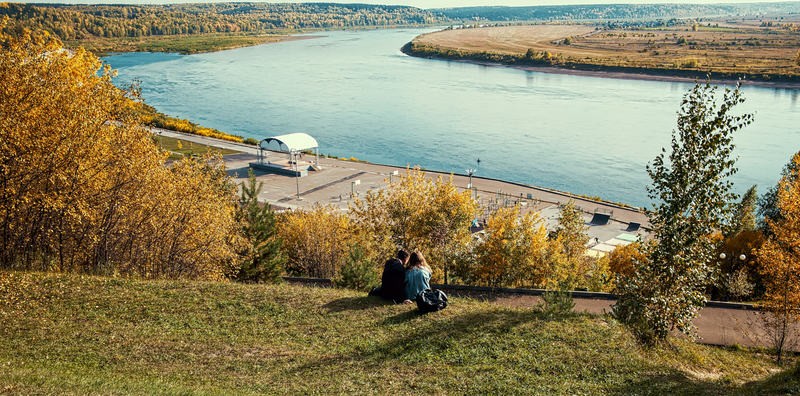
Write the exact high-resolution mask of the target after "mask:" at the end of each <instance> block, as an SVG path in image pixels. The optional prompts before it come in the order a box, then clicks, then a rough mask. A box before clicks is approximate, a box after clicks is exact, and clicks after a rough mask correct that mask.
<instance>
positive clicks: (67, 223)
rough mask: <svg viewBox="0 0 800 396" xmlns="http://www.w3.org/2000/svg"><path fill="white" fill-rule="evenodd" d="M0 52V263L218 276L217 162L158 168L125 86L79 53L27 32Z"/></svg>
mask: <svg viewBox="0 0 800 396" xmlns="http://www.w3.org/2000/svg"><path fill="white" fill-rule="evenodd" d="M0 31H3V27H2V26H0ZM0 49H1V50H0V266H2V267H6V268H33V269H42V270H59V271H79V272H90V273H114V272H119V273H123V274H136V275H139V276H145V277H167V276H169V277H193V278H207V279H219V278H221V277H222V276H224V275H226V274H227V273H229V271H230V268H229V267H228V266H229V264H230V263H231V262H232V261H233V258H234V251H235V250H234V247H235V245H236V243H237V240H238V238H237V234H236V227H235V222H234V219H233V208H234V205H235V195H234V194H233V192H234V190H233V188H231V186H230V185H228V183H226V182H225V178H226V176H224V171H222V169H221V165H220V164H219V163H218V162H217V163H215V162H214V161H212V160H211V159H209V160H208V161H205V162H201V163H194V162H180V163H177V164H175V165H174V166H173V167H172V168H167V167H165V166H164V160H165V158H166V155H165V154H164V153H162V152H160V151H159V149H158V148H157V147H156V145H155V144H154V143H153V141H152V139H151V137H150V134H149V133H148V132H147V131H146V130H145V129H144V128H142V127H141V126H140V124H139V120H138V118H137V117H136V113H137V112H136V111H135V110H136V108H137V107H138V104H137V103H136V102H135V101H133V100H131V98H130V96H131V95H132V94H135V93H132V92H126V91H123V90H120V89H118V88H116V87H114V85H113V84H112V83H111V78H112V75H113V73H112V71H111V70H110V69H109V68H108V67H107V66H102V64H101V62H100V60H99V59H98V58H97V57H96V56H94V55H92V54H91V53H88V52H86V51H84V50H82V49H77V50H66V49H64V48H63V47H62V45H61V43H60V42H59V41H58V40H57V39H54V38H52V37H50V36H49V35H47V34H46V33H33V32H28V31H23V32H17V34H15V37H12V36H9V35H7V34H0ZM98 71H99V72H98Z"/></svg>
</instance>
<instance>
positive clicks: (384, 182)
mask: <svg viewBox="0 0 800 396" xmlns="http://www.w3.org/2000/svg"><path fill="white" fill-rule="evenodd" d="M156 132H157V133H161V134H162V135H163V136H169V137H176V138H180V139H184V140H188V141H192V142H196V143H200V144H206V145H209V146H215V147H221V148H226V149H230V150H236V151H240V152H241V154H230V155H226V156H225V157H224V158H225V163H226V166H227V169H228V172H229V174H231V175H232V176H234V177H235V178H237V179H239V180H238V181H241V180H244V179H246V178H247V171H248V167H249V166H248V164H249V163H251V162H256V160H257V155H258V149H257V148H256V147H253V146H249V145H244V144H239V143H232V142H227V141H223V140H218V139H213V138H207V137H203V136H197V135H190V134H183V133H178V132H174V131H168V130H163V129H159V130H156ZM273 155H274V156H275V157H279V156H280V155H281V154H277V153H276V154H273ZM310 160H311V161H313V158H312V157H311V156H308V155H306V156H305V158H304V159H303V160H302V161H310ZM320 167H321V170H320V171H318V172H314V171H311V172H309V175H308V176H307V177H302V178H294V177H289V176H282V175H276V174H268V173H264V172H258V171H257V172H256V177H257V179H258V180H259V181H262V182H263V183H264V187H263V189H262V194H261V197H260V200H262V201H264V202H268V203H270V204H272V205H274V206H275V207H277V208H278V209H281V208H284V209H297V208H306V207H311V206H313V205H314V204H317V203H319V204H324V205H333V206H336V207H339V208H341V209H343V210H346V209H347V207H348V204H349V203H350V202H351V201H352V199H353V197H354V196H364V194H366V193H367V192H368V191H374V190H379V189H383V188H386V187H387V186H388V185H389V183H390V182H393V181H396V179H395V178H396V177H397V176H392V175H391V174H392V173H393V172H395V171H397V172H398V173H399V174H400V175H402V174H404V173H405V172H406V168H404V167H396V166H386V165H377V164H370V163H363V162H353V161H343V160H338V159H331V158H320ZM426 174H427V175H428V177H431V178H436V177H439V176H441V177H445V178H447V177H450V174H449V173H444V172H434V171H426ZM453 183H454V184H455V185H456V186H458V187H459V188H462V189H465V190H466V188H467V185H468V184H469V177H468V176H466V175H453ZM472 183H473V186H474V189H475V190H476V195H477V198H478V201H479V202H480V204H481V207H483V208H484V209H485V210H486V211H487V212H486V213H484V215H483V217H484V218H485V217H487V216H488V210H489V209H491V208H496V207H498V206H513V205H515V204H519V205H521V207H522V208H523V210H535V211H538V212H540V214H541V216H542V217H543V219H544V220H545V221H546V222H547V224H548V227H552V226H554V225H555V223H556V221H557V218H558V204H560V203H566V202H568V201H570V200H572V201H574V202H575V204H576V206H578V207H579V208H580V209H581V210H582V211H583V212H584V218H585V220H586V222H587V223H589V221H590V220H591V218H592V216H593V214H594V213H595V212H598V213H604V214H609V215H611V220H610V221H609V223H608V224H607V225H603V226H590V227H589V236H590V237H591V238H597V240H599V241H600V242H602V241H606V240H609V239H612V238H614V237H615V236H617V235H619V234H621V233H622V232H624V231H625V230H626V229H627V228H628V225H629V223H630V222H636V223H639V224H642V225H643V226H644V227H647V226H648V225H649V223H648V220H647V216H645V215H644V213H642V212H640V211H638V210H635V209H631V208H626V207H622V206H618V205H614V204H610V203H603V202H597V201H592V200H589V199H585V198H582V197H578V196H574V195H571V194H568V193H565V192H559V191H554V190H549V189H545V188H540V187H534V186H527V185H522V184H517V183H509V182H504V181H499V180H492V179H486V178H481V177H475V176H473V178H472ZM642 188H644V186H643V187H642ZM298 191H299V199H298V196H297V195H298ZM635 233H638V234H640V236H641V237H642V238H646V237H647V235H648V233H647V230H646V229H644V228H643V229H640V230H639V231H638V232H635Z"/></svg>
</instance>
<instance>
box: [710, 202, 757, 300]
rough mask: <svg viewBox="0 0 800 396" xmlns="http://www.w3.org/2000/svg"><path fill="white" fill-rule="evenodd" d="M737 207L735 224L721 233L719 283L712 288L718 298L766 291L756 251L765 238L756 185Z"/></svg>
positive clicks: (739, 297)
mask: <svg viewBox="0 0 800 396" xmlns="http://www.w3.org/2000/svg"><path fill="white" fill-rule="evenodd" d="M733 209H734V210H733V218H732V220H731V224H730V226H729V227H728V230H727V232H726V233H724V234H723V235H721V237H722V238H723V239H722V242H721V243H720V246H719V250H718V252H717V257H718V262H719V264H718V265H717V266H716V269H717V275H716V276H715V278H716V282H715V283H716V284H715V287H713V288H711V296H712V298H715V299H725V300H742V299H746V298H749V297H755V296H756V294H757V293H760V292H761V291H762V285H761V276H760V275H759V273H758V266H759V265H758V259H757V258H756V257H754V256H753V254H752V252H754V251H755V250H757V249H758V248H759V247H760V246H761V244H762V243H763V241H764V236H763V234H762V232H761V231H759V230H758V225H757V220H756V219H757V216H756V211H757V209H758V194H757V193H756V186H752V187H750V188H749V189H748V190H747V192H745V194H744V195H743V196H742V199H741V201H740V202H739V203H737V204H735V205H734V207H733Z"/></svg>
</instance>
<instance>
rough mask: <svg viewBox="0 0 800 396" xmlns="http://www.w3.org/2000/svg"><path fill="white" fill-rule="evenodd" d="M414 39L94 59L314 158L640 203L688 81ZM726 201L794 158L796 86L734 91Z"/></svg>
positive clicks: (182, 109) (330, 35)
mask: <svg viewBox="0 0 800 396" xmlns="http://www.w3.org/2000/svg"><path fill="white" fill-rule="evenodd" d="M422 32H424V31H423V30H378V31H360V32H326V33H323V34H322V35H323V37H319V38H314V39H308V40H298V41H289V42H283V43H279V44H268V45H262V46H257V47H249V48H241V49H236V50H230V51H222V52H216V53H210V54H200V55H190V56H183V55H175V54H148V53H131V54H121V55H114V56H109V57H106V58H105V61H107V62H108V63H110V64H111V65H112V66H113V67H114V68H116V69H118V70H119V76H120V77H119V78H118V79H117V83H118V84H120V85H127V84H128V82H130V81H131V80H140V81H141V85H142V88H143V95H144V97H145V99H146V101H147V102H148V103H149V104H151V105H153V106H155V107H156V108H157V109H159V110H160V111H163V112H165V113H167V114H170V115H175V116H179V117H183V118H188V119H190V120H192V121H195V122H198V123H200V124H203V125H207V126H211V127H214V128H218V129H221V130H224V131H227V132H231V133H235V134H239V135H242V136H252V137H255V138H259V139H260V138H264V137H268V136H274V135H280V134H284V133H289V132H307V133H309V134H311V135H312V136H314V137H316V138H317V140H318V141H319V142H320V151H321V152H323V153H328V154H334V155H338V156H347V157H351V156H352V157H358V158H360V159H365V160H369V161H373V162H379V163H386V164H394V165H407V164H410V165H415V164H419V165H421V166H423V167H425V168H429V169H435V170H443V171H450V172H458V173H464V170H465V169H467V168H474V167H475V166H476V165H477V163H476V160H477V159H478V158H480V161H481V162H480V166H479V167H478V173H477V174H478V175H480V176H486V177H494V178H501V179H507V180H512V181H518V182H523V183H529V184H535V185H541V186H545V187H550V188H556V189H560V190H566V191H571V192H574V193H578V194H585V195H596V196H601V197H603V198H606V199H610V200H614V201H622V202H628V203H631V204H635V205H648V202H649V200H648V199H647V195H646V191H645V186H646V185H647V184H648V182H649V179H648V177H647V174H646V172H645V164H647V162H648V161H650V160H652V159H653V157H654V156H655V155H656V154H658V152H659V150H660V148H661V147H662V146H667V145H669V140H670V132H671V130H672V129H673V128H674V125H675V118H676V112H677V110H678V108H679V106H680V101H681V96H682V95H683V94H684V93H685V92H686V91H687V90H688V89H690V88H691V86H692V84H688V83H674V82H658V81H638V80H620V79H604V78H595V77H583V76H568V75H559V74H546V73H538V72H527V71H522V70H516V69H510V68H502V67H487V66H478V65H472V64H466V63H459V62H445V61H437V60H427V59H418V58H412V57H408V56H405V55H403V54H402V53H401V52H400V50H399V48H400V47H401V46H402V45H403V44H404V43H406V42H408V41H410V40H411V39H412V38H413V37H414V36H416V35H417V34H420V33H422ZM744 93H745V96H746V98H747V102H746V104H745V105H742V106H740V109H741V110H742V111H748V112H754V113H755V123H754V124H752V125H751V126H749V127H748V128H746V129H745V130H743V131H742V132H741V133H739V134H738V136H737V137H736V139H735V141H736V144H737V146H738V148H737V153H738V155H739V162H738V167H739V173H738V174H737V175H736V177H735V179H734V181H735V182H736V189H737V191H738V192H743V191H744V190H745V189H746V188H747V187H749V186H750V185H752V184H758V185H759V189H760V191H762V192H763V191H764V189H765V188H766V186H768V185H772V184H774V183H775V182H776V181H777V179H778V174H779V172H780V169H781V167H782V166H783V164H785V163H786V162H787V161H788V160H789V157H790V155H791V154H792V153H794V152H796V151H797V150H800V131H798V125H800V109H798V104H797V97H798V93H800V91H798V90H786V89H773V88H763V87H745V89H744Z"/></svg>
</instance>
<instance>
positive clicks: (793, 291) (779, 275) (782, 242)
mask: <svg viewBox="0 0 800 396" xmlns="http://www.w3.org/2000/svg"><path fill="white" fill-rule="evenodd" d="M792 161H793V163H794V165H795V166H794V169H793V170H792V171H791V172H790V174H788V175H786V176H784V177H783V178H782V179H781V181H780V183H779V184H778V191H777V192H778V209H779V210H780V214H781V217H780V219H779V220H777V221H772V220H767V222H768V223H769V224H768V225H769V228H770V230H771V231H772V233H773V235H771V236H770V238H769V239H767V241H766V242H764V244H763V245H762V246H761V249H759V250H758V260H759V263H760V265H761V269H760V272H761V275H762V277H763V282H764V286H765V287H766V294H765V295H764V300H763V306H764V308H765V309H766V310H767V311H768V312H770V313H771V314H772V316H773V320H771V322H770V323H771V324H772V325H773V327H772V329H773V330H775V334H774V336H775V338H774V341H775V347H776V351H777V354H778V360H779V361H780V359H781V356H782V354H783V348H784V345H785V343H786V340H787V339H788V338H789V332H790V330H791V328H792V324H793V323H796V322H797V321H798V319H800V309H798V307H800V170H799V169H800V153H798V154H795V156H794V158H793V159H792Z"/></svg>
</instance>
